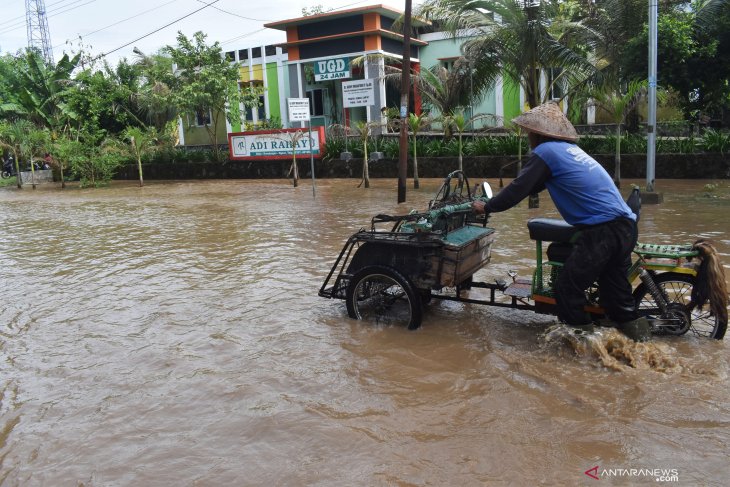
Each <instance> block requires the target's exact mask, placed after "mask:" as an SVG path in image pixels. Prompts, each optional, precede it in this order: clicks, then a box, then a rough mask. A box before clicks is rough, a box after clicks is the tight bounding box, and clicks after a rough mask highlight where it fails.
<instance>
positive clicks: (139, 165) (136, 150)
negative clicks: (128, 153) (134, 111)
mask: <svg viewBox="0 0 730 487" xmlns="http://www.w3.org/2000/svg"><path fill="white" fill-rule="evenodd" d="M132 147H133V148H134V153H135V155H136V156H137V170H138V171H139V187H140V188H141V187H142V186H144V179H143V178H142V154H141V153H140V150H139V147H138V146H137V141H135V140H134V137H132Z"/></svg>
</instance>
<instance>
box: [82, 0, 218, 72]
mask: <svg viewBox="0 0 730 487" xmlns="http://www.w3.org/2000/svg"><path fill="white" fill-rule="evenodd" d="M218 2H220V0H213V1H212V2H211V3H206V4H205V5H204V6H202V7H200V8H199V9H197V10H193V11H192V12H190V13H189V14H187V15H183V16H182V17H180V18H179V19H175V20H173V21H172V22H170V23H169V24H165V25H163V26H162V27H160V28H158V29H155V30H153V31H152V32H150V33H148V34H145V35H143V36H141V37H138V38H136V39H134V40H133V41H129V42H127V43H126V44H124V45H123V46H119V47H117V48H115V49H112V50H111V51H107V52H105V53H104V54H100V55H99V56H96V57H95V58H94V60H96V59H100V58H103V57H105V56H108V55H109V54H111V53H113V52H117V51H118V50H120V49H124V48H125V47H127V46H129V45H131V44H134V43H135V42H137V41H139V40H142V39H144V38H145V37H149V36H151V35H152V34H155V33H157V32H159V31H161V30H162V29H165V28H167V27H170V26H171V25H173V24H176V23H177V22H180V21H181V20H183V19H186V18H188V17H190V16H191V15H193V14H196V13H198V12H200V11H201V10H203V9H206V8H208V7H210V6H212V5H213V4H214V3H218Z"/></svg>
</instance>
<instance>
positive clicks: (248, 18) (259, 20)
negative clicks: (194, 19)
mask: <svg viewBox="0 0 730 487" xmlns="http://www.w3.org/2000/svg"><path fill="white" fill-rule="evenodd" d="M198 2H200V3H205V2H204V1H203V0H198ZM205 4H206V5H208V4H207V3H205ZM213 8H214V9H216V10H218V11H219V12H223V13H224V14H228V15H233V16H234V17H239V18H241V19H245V20H253V21H255V22H271V20H269V19H253V18H251V17H244V16H243V15H239V14H236V13H233V12H229V11H228V10H223V9H222V8H218V7H213Z"/></svg>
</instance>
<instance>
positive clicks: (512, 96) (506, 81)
mask: <svg viewBox="0 0 730 487" xmlns="http://www.w3.org/2000/svg"><path fill="white" fill-rule="evenodd" d="M502 99H503V105H504V106H503V108H502V110H503V111H504V124H505V125H507V123H508V122H509V121H510V120H512V119H513V118H515V117H516V116H517V115H519V114H521V113H522V109H521V107H520V85H519V84H517V83H515V81H514V80H513V79H512V78H510V77H508V76H504V77H503V78H502Z"/></svg>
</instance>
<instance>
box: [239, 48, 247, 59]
mask: <svg viewBox="0 0 730 487" xmlns="http://www.w3.org/2000/svg"><path fill="white" fill-rule="evenodd" d="M246 59H248V49H240V50H239V51H238V60H239V61H245V60H246Z"/></svg>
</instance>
